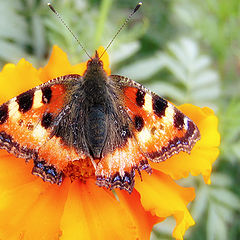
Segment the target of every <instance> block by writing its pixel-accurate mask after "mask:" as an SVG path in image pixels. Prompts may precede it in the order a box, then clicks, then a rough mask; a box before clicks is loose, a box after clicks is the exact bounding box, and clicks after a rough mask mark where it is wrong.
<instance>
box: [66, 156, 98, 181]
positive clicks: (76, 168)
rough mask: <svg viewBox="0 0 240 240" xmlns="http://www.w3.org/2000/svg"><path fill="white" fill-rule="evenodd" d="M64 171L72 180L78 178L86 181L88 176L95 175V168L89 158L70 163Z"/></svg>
mask: <svg viewBox="0 0 240 240" xmlns="http://www.w3.org/2000/svg"><path fill="white" fill-rule="evenodd" d="M63 173H64V175H65V176H67V177H69V178H70V179H71V181H74V180H77V179H79V180H82V181H85V180H87V178H93V177H95V169H94V167H93V164H92V163H91V160H90V159H89V158H86V159H80V160H76V161H73V162H70V163H68V165H67V166H66V167H65V168H64V169H63Z"/></svg>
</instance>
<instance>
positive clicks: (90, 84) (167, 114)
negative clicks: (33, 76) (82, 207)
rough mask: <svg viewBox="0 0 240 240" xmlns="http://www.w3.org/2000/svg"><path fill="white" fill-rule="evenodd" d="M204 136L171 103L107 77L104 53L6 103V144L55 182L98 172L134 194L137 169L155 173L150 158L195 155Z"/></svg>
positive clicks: (0, 117) (0, 114)
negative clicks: (80, 71)
mask: <svg viewBox="0 0 240 240" xmlns="http://www.w3.org/2000/svg"><path fill="white" fill-rule="evenodd" d="M199 139H200V133H199V130H198V128H197V126H196V125H195V123H194V122H193V121H192V120H191V119H189V118H188V117H187V116H185V115H184V114H183V113H182V112H181V111H180V110H178V109H177V108H176V107H175V106H174V105H173V104H171V103H170V102H169V101H167V100H165V99H164V98H161V97H160V96H158V95H156V94H155V93H153V92H151V91H150V90H148V89H147V88H145V87H143V86H142V85H141V84H139V83H137V82H135V81H133V80H131V79H129V78H127V77H123V76H119V75H108V74H107V73H106V72H105V70H104V68H103V62H102V60H101V58H100V57H99V55H98V52H96V54H95V56H94V57H93V58H91V59H89V60H88V62H87V68H86V70H85V72H84V74H83V75H82V76H80V75H77V74H71V75H66V76H61V77H58V78H55V79H52V80H50V81H48V82H46V83H44V84H42V85H39V86H37V87H35V88H33V89H30V90H28V91H26V92H24V93H22V94H20V95H19V96H17V97H14V98H12V99H11V100H9V101H8V102H6V103H4V104H2V105H1V106H0V148H1V149H5V150H7V151H8V152H9V153H12V154H14V155H15V156H16V157H19V158H24V159H26V161H29V160H30V159H32V160H33V162H34V167H33V170H32V173H33V174H34V175H37V176H40V177H41V178H42V179H43V180H44V181H48V182H51V183H56V184H61V183H62V181H63V180H64V178H65V177H70V178H71V180H72V181H73V180H76V179H80V180H84V179H86V178H87V177H94V178H95V179H96V184H97V185H98V186H104V187H107V188H110V189H112V188H115V187H117V188H120V189H125V190H127V191H128V192H130V193H131V192H132V190H133V188H134V177H135V171H138V172H141V171H142V170H145V171H147V172H148V173H149V174H150V173H151V172H152V169H151V167H150V164H149V161H152V162H161V161H165V160H166V159H168V158H170V157H171V156H172V155H173V154H177V153H179V152H180V151H185V152H188V153H190V151H191V149H192V148H193V146H194V145H195V143H196V142H197V141H198V140H199ZM86 166H87V167H86Z"/></svg>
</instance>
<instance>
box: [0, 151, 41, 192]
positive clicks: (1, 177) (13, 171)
mask: <svg viewBox="0 0 240 240" xmlns="http://www.w3.org/2000/svg"><path fill="white" fill-rule="evenodd" d="M32 168H33V163H32V161H31V162H30V163H26V162H25V159H19V158H16V157H14V156H13V155H11V154H9V153H7V151H5V150H0V172H1V174H0V192H2V191H4V190H6V189H7V190H9V189H11V188H16V187H17V186H19V185H23V184H26V183H28V182H31V181H34V180H35V179H36V178H37V177H36V176H33V175H32V174H31V171H32Z"/></svg>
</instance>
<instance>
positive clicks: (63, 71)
mask: <svg viewBox="0 0 240 240" xmlns="http://www.w3.org/2000/svg"><path fill="white" fill-rule="evenodd" d="M85 70H86V62H85V63H80V64H77V65H75V66H72V65H71V64H70V62H69V60H68V57H67V54H66V53H65V52H63V51H62V50H61V49H60V48H59V47H58V46H54V47H53V50H52V54H51V56H50V59H49V62H48V64H47V65H46V66H45V67H44V68H42V69H39V75H40V79H41V80H42V82H47V81H48V80H51V79H54V78H57V77H61V76H64V75H68V74H79V75H82V74H83V73H84V71H85Z"/></svg>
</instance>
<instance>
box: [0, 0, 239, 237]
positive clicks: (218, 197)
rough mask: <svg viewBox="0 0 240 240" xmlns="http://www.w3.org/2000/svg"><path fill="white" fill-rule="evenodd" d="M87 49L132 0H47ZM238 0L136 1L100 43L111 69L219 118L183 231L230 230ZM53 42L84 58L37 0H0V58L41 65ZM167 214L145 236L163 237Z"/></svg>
mask: <svg viewBox="0 0 240 240" xmlns="http://www.w3.org/2000/svg"><path fill="white" fill-rule="evenodd" d="M52 4H53V5H54V7H55V8H56V9H57V10H58V11H59V12H60V14H61V15H62V16H63V18H64V19H65V21H66V22H67V23H68V25H69V26H70V28H71V29H72V31H73V32H74V33H75V34H76V36H77V37H78V38H79V39H80V41H81V42H82V44H83V45H84V46H85V48H86V50H87V51H88V52H89V53H90V55H92V54H93V53H94V50H95V49H97V48H98V47H99V46H100V45H103V46H106V45H107V44H108V43H109V41H110V40H111V39H112V37H113V36H114V34H115V33H116V31H117V30H118V29H119V27H120V26H121V24H122V23H123V22H124V20H125V18H126V17H127V16H128V14H129V13H130V11H131V10H132V9H133V8H134V7H135V5H136V4H137V1H135V0H121V1H117V0H101V1H100V0H88V1H87V0H53V1H52ZM239 29H240V1H239V0H221V1H218V0H205V1H202V0H195V1H192V0H171V1H170V0H157V1H156V0H145V1H144V0H143V6H142V8H141V9H140V11H139V12H138V13H136V15H134V17H133V19H132V20H131V21H130V22H129V23H128V25H127V27H125V28H124V29H123V31H122V32H121V34H119V36H118V37H117V39H116V40H115V41H114V43H113V45H112V46H111V48H110V49H109V50H108V53H109V55H110V62H111V69H112V73H114V74H121V75H124V76H127V77H130V78H132V79H134V80H136V81H138V82H140V83H142V84H144V85H145V86H146V87H148V88H150V89H151V90H153V91H154V92H156V93H158V94H159V95H161V96H163V97H165V98H167V99H169V100H171V101H172V102H174V103H175V104H182V103H192V104H195V105H198V106H208V107H211V108H213V109H214V110H215V112H216V114H217V115H218V117H219V130H220V133H221V147H220V150H221V155H220V157H219V159H218V160H217V161H216V162H215V163H214V167H213V174H212V177H211V180H212V184H211V185H210V186H206V185H205V184H204V181H203V179H202V177H201V176H199V177H194V178H192V177H189V178H188V179H185V180H183V181H180V182H179V183H180V184H181V185H184V186H195V188H196V196H197V197H196V199H195V201H194V202H193V203H192V204H191V205H190V206H189V208H190V212H191V214H192V215H193V217H194V219H195V221H196V225H195V226H194V227H192V228H190V230H188V231H187V233H186V235H185V239H189V240H190V239H194V240H198V239H199V240H200V239H201V240H202V239H207V240H215V239H223V240H224V239H236V240H237V239H240V186H239V185H240V81H239V78H240V31H239ZM54 44H57V45H58V46H60V47H61V48H62V49H63V50H64V51H65V52H67V53H68V56H69V59H70V61H71V63H72V64H75V63H79V62H82V61H86V60H87V59H88V58H87V56H86V55H85V54H84V53H83V51H82V50H81V48H80V47H79V46H78V44H77V43H76V41H75V40H74V39H73V37H72V36H71V35H70V33H69V32H67V31H66V29H65V28H64V26H63V25H62V24H61V23H60V21H59V20H58V19H57V18H56V16H55V15H54V14H53V13H52V12H51V11H50V10H49V9H48V7H47V1H43V0H18V1H16V0H8V1H6V0H0V67H1V68H2V67H3V66H4V64H5V63H7V62H12V63H17V62H18V61H19V60H20V59H21V58H23V57H24V58H25V59H27V60H28V61H30V62H31V63H32V64H33V65H34V66H35V67H40V66H44V65H45V64H46V62H47V60H48V57H49V55H50V53H51V49H52V46H53V45H54ZM174 224H175V223H174V220H173V219H171V218H170V219H168V220H166V221H165V222H163V223H161V224H159V225H157V226H155V228H154V229H153V232H152V236H151V239H152V240H155V239H172V238H171V234H172V229H173V226H174Z"/></svg>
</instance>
